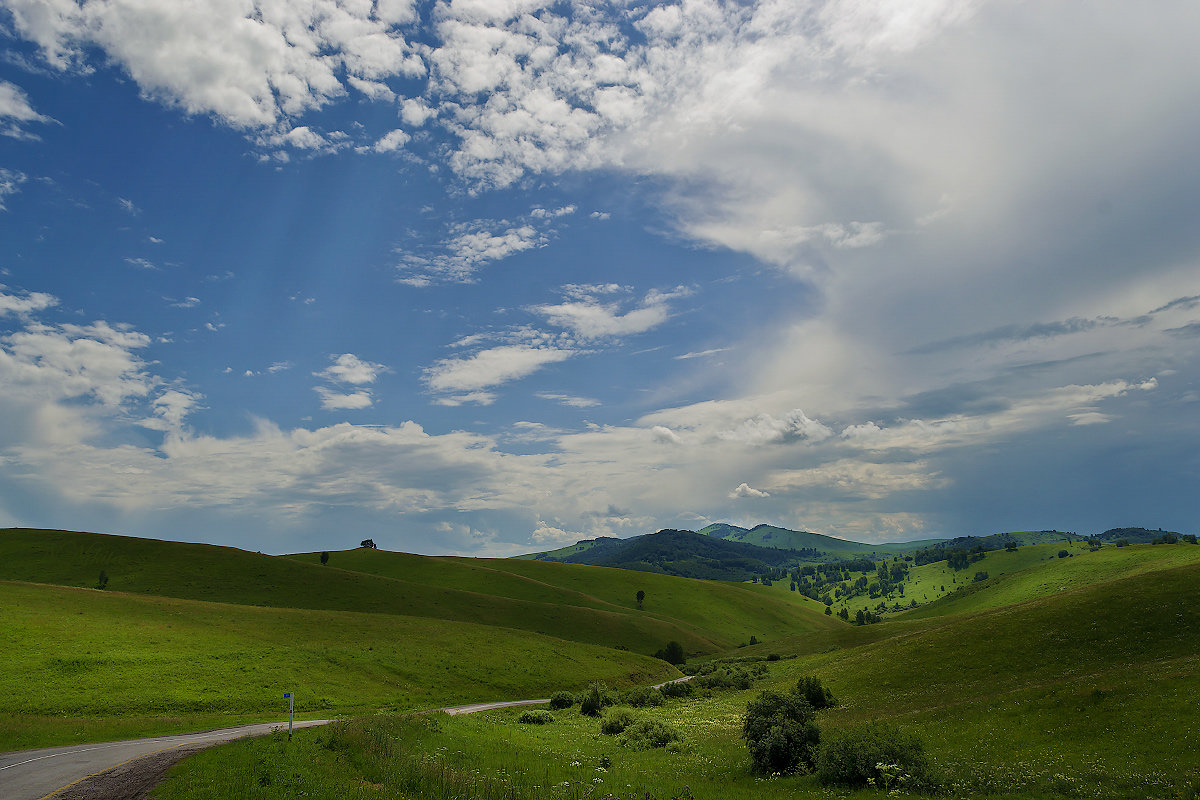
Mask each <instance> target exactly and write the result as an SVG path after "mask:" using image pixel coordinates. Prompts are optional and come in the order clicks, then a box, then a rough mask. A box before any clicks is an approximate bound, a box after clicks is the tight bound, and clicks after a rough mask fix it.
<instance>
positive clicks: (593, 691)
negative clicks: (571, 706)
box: [579, 683, 617, 717]
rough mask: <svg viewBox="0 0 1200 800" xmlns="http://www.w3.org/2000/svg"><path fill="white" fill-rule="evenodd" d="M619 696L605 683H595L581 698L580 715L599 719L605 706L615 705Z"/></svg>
mask: <svg viewBox="0 0 1200 800" xmlns="http://www.w3.org/2000/svg"><path fill="white" fill-rule="evenodd" d="M616 702H617V696H616V695H615V694H614V693H612V692H610V691H609V690H608V687H607V686H605V685H604V684H603V683H593V684H592V685H591V686H589V687H588V688H587V690H586V691H585V692H584V693H583V694H582V695H581V696H580V698H579V713H580V714H583V715H584V716H587V717H598V716H600V712H601V711H602V710H603V709H604V707H605V706H611V705H615V704H616Z"/></svg>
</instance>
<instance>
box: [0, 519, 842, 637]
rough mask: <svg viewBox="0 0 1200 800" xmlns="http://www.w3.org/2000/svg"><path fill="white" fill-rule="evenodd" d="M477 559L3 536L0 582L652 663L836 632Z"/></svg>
mask: <svg viewBox="0 0 1200 800" xmlns="http://www.w3.org/2000/svg"><path fill="white" fill-rule="evenodd" d="M475 561H476V560H474V559H440V558H431V557H424V556H409V555H405V554H399V553H386V552H381V551H377V550H368V549H365V548H363V549H360V550H355V551H347V552H338V553H333V554H331V559H330V563H329V564H328V565H325V566H322V565H321V564H320V562H319V560H318V556H317V555H316V554H312V555H310V556H297V557H292V558H286V557H283V558H281V557H274V556H267V555H262V554H260V553H248V552H245V551H242V550H237V549H235V548H231V547H216V546H213V545H203V544H183V543H178V542H165V541H157V540H147V539H134V538H130V537H124V536H107V535H101V534H91V533H73V532H66V531H32V530H23V529H17V530H13V529H9V530H5V531H0V580H16V581H31V582H37V583H49V584H55V585H61V586H77V587H92V586H96V585H97V583H98V579H99V575H100V572H101V571H102V570H103V571H104V572H105V574H106V575H107V577H108V584H107V586H108V590H109V591H121V592H131V593H136V594H145V595H153V596H156V597H157V596H165V597H175V598H180V599H188V600H206V601H215V602H224V603H236V604H239V605H256V606H274V607H284V608H305V609H314V610H316V609H320V610H331V611H357V612H371V613H380V614H392V615H403V616H414V617H426V618H432V619H449V620H458V621H465V622H476V623H479V624H483V625H491V626H496V627H504V628H519V629H523V630H528V631H532V632H534V633H540V634H544V635H547V636H555V637H558V638H562V639H569V640H573V641H579V642H584V643H588V644H597V645H601V646H606V647H618V646H619V647H624V648H626V649H628V650H631V651H633V652H639V653H645V654H651V653H654V652H655V651H657V650H659V649H661V648H662V647H663V646H664V645H665V644H666V643H667V642H669V641H672V640H675V641H678V642H680V643H681V644H682V645H683V646H684V648H685V650H687V652H689V653H712V652H717V651H719V650H723V649H726V648H728V647H731V646H734V645H736V644H738V643H740V642H743V641H746V640H747V639H748V637H749V636H750V635H753V634H755V633H756V632H757V633H758V634H759V635H760V636H761V635H762V634H764V633H768V632H769V634H770V635H772V636H775V635H782V634H783V633H785V632H788V631H794V630H796V629H797V628H798V627H799V628H800V629H805V628H806V627H812V626H818V627H819V626H824V625H826V624H827V623H826V621H825V620H822V619H820V618H819V614H816V613H813V611H814V609H813V608H808V607H804V606H797V605H796V604H795V603H793V602H790V601H787V600H785V601H778V602H773V601H771V600H769V599H768V600H764V599H763V598H762V596H761V595H758V594H756V593H755V591H754V590H753V589H751V588H744V587H740V586H737V585H733V584H722V583H715V582H705V583H695V582H690V581H687V580H686V579H683V578H672V577H669V576H646V578H647V579H646V580H641V579H640V578H638V579H637V580H632V579H629V578H627V577H626V576H627V575H628V573H625V572H624V571H622V570H604V571H602V572H599V573H597V572H596V571H595V568H592V572H591V573H590V575H589V576H588V577H586V578H583V579H580V578H579V573H578V572H577V568H576V567H575V566H574V565H567V564H536V565H535V567H540V568H545V567H549V569H541V570H535V573H536V574H534V575H533V576H532V577H529V576H525V575H522V574H520V573H518V572H515V571H514V572H511V573H510V572H504V571H503V570H500V569H495V568H492V569H486V568H480V567H478V566H477V565H476V564H475V563H473V562H475ZM493 563H500V564H503V563H507V562H503V561H499V560H493ZM511 563H513V564H517V565H518V568H520V566H519V565H522V564H527V563H528V562H518V561H513V562H511ZM585 569H587V568H585ZM634 575H635V576H640V575H641V573H634ZM655 578H657V580H655ZM635 587H636V588H635ZM639 589H643V590H644V591H646V594H647V602H646V603H645V609H644V610H639V609H637V607H636V602H635V599H634V597H635V595H636V593H637V591H638V590H639ZM817 610H819V607H818V609H817Z"/></svg>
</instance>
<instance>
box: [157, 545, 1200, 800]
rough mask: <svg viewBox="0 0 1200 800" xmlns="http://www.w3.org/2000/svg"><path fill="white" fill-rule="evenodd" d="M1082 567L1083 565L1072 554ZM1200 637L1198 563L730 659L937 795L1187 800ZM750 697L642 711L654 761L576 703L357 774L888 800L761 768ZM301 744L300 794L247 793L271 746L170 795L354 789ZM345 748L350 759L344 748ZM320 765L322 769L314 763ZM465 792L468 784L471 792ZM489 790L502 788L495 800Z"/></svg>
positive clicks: (555, 791)
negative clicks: (212, 785) (807, 702)
mask: <svg viewBox="0 0 1200 800" xmlns="http://www.w3.org/2000/svg"><path fill="white" fill-rule="evenodd" d="M1123 549H1124V548H1123ZM1074 560H1080V561H1082V559H1064V560H1063V561H1065V562H1069V561H1074ZM1198 624H1200V564H1192V565H1187V566H1182V567H1174V568H1169V569H1155V570H1152V571H1149V572H1144V573H1142V574H1135V575H1129V576H1126V577H1121V578H1116V579H1113V580H1108V581H1105V582H1103V583H1100V584H1097V585H1089V586H1084V587H1080V588H1076V589H1073V590H1067V591H1064V592H1059V593H1056V594H1053V595H1048V596H1042V597H1038V598H1034V599H1031V600H1028V601H1026V602H1023V603H1019V604H1017V605H1013V606H1007V607H1003V608H996V609H991V610H986V611H981V612H972V613H963V614H956V615H952V616H945V617H938V618H929V619H920V620H896V621H891V622H885V623H881V624H879V625H872V626H866V627H862V628H851V627H847V626H843V627H841V628H839V629H831V630H828V631H822V632H816V633H813V634H809V635H805V636H798V637H794V638H792V639H790V640H787V641H781V642H773V643H771V644H770V645H764V646H760V647H751V648H746V649H744V650H741V651H738V655H739V657H746V658H748V657H753V656H756V655H757V656H763V655H765V654H766V653H768V652H777V653H783V654H784V655H785V656H786V655H795V656H796V658H795V659H794V660H788V659H786V658H785V659H784V660H782V661H776V662H770V663H771V669H772V674H771V677H770V679H769V682H768V685H773V686H774V687H776V688H778V689H781V690H782V689H787V688H788V687H790V686H791V685H794V683H795V681H796V679H797V678H798V677H799V676H801V675H806V674H816V675H817V676H819V677H820V678H821V679H822V680H823V682H824V683H825V684H826V685H828V686H830V687H831V688H832V690H833V692H834V695H835V696H836V697H837V699H838V705H837V707H835V708H833V709H831V710H827V711H824V712H821V714H820V715H819V721H820V725H821V727H822V730H823V731H824V732H825V734H826V735H828V734H829V733H831V732H835V731H837V730H839V729H846V728H848V727H852V726H856V725H859V724H862V723H864V722H867V721H878V720H886V721H892V722H895V723H899V724H901V725H902V726H904V727H905V728H906V729H907V730H909V731H912V732H915V733H916V734H917V735H919V736H920V737H921V739H922V740H923V741H924V742H925V745H926V749H927V751H928V753H929V755H930V756H931V758H932V761H933V766H934V773H935V777H936V778H937V779H938V780H939V782H940V783H941V790H940V792H939V794H938V796H951V797H990V798H1011V799H1012V800H1035V798H1036V799H1037V800H1045V799H1046V798H1078V797H1095V798H1112V799H1113V800H1116V799H1117V798H1122V799H1123V798H1131V797H1139V798H1140V797H1164V798H1165V797H1194V796H1195V789H1196V788H1200V729H1198V728H1196V727H1195V725H1194V720H1195V719H1197V718H1200V693H1198V692H1196V691H1195V687H1196V686H1197V683H1198V681H1200V640H1197V638H1196V636H1195V633H1194V631H1195V630H1196V626H1197V625H1198ZM761 688H763V687H762V686H758V687H755V688H753V689H751V690H748V691H743V692H725V693H718V694H715V695H713V696H711V697H702V696H697V697H695V698H693V699H690V700H685V701H672V702H669V703H668V704H667V705H666V706H664V707H663V708H661V709H653V710H645V709H643V710H640V711H638V712H636V713H637V714H638V715H639V716H642V717H644V718H645V717H650V718H653V719H657V720H659V721H661V722H664V723H666V724H668V725H671V726H672V727H673V728H674V729H675V730H676V731H677V732H679V733H680V734H681V735H682V739H681V741H679V742H677V743H675V744H672V745H670V746H668V747H665V748H660V749H655V750H648V751H640V752H639V751H633V750H629V749H626V748H624V747H621V746H620V745H619V744H618V743H617V741H616V740H615V738H614V737H608V736H603V735H601V734H600V733H599V731H598V725H597V723H596V721H594V720H592V719H588V718H585V717H581V716H580V715H579V714H578V712H577V711H575V710H573V709H572V710H567V711H564V712H556V714H555V721H554V722H553V723H552V724H550V725H545V726H530V725H520V724H518V722H517V718H518V712H498V713H494V714H488V715H480V716H477V717H468V718H453V719H443V720H438V721H433V720H430V721H427V722H424V723H421V724H416V725H413V724H409V725H408V726H405V725H393V726H392V727H390V728H381V729H380V730H381V731H383V730H386V732H387V733H388V734H389V736H395V737H398V738H396V739H395V743H394V747H392V748H391V752H390V753H389V752H388V751H379V750H378V749H375V748H374V746H373V745H369V744H368V742H374V741H375V739H373V738H371V739H367V738H364V739H363V741H362V745H363V747H362V751H363V761H360V762H355V763H359V764H364V763H365V764H369V765H371V766H372V768H373V771H372V772H371V775H370V777H369V778H367V780H369V781H371V782H372V783H376V784H381V785H380V786H371V787H368V789H369V790H370V791H378V790H379V789H381V788H382V789H388V788H391V784H390V783H389V781H391V780H392V774H391V772H390V771H389V769H388V768H387V765H388V763H389V758H395V759H402V758H404V757H405V755H406V754H407V753H408V752H412V751H415V752H419V753H424V754H426V758H427V759H429V760H431V761H432V763H433V764H434V766H435V772H436V775H435V776H434V777H435V778H443V777H445V776H450V777H451V778H454V776H459V777H460V778H462V779H463V782H462V783H460V784H458V785H459V786H461V787H463V788H464V792H463V794H462V795H461V796H464V797H483V796H503V797H506V798H512V800H516V799H517V798H524V797H529V798H533V797H537V798H539V799H541V798H585V797H593V796H597V797H598V796H601V793H602V792H608V793H615V796H617V797H635V796H636V797H643V796H645V795H647V794H648V795H650V796H653V797H659V798H665V797H696V798H702V797H703V798H712V797H720V798H728V800H743V799H744V800H751V799H752V798H755V799H756V798H761V797H762V796H763V795H764V792H765V793H767V794H770V795H772V796H779V797H793V798H813V799H814V800H815V799H816V798H828V797H830V796H834V795H836V796H839V797H849V796H853V797H864V798H867V797H881V796H883V793H882V792H881V791H879V790H874V789H872V790H862V791H857V792H855V791H849V790H836V791H831V790H829V789H826V788H823V787H821V786H819V785H818V784H817V782H816V780H815V779H814V778H813V777H812V776H799V777H772V778H769V779H765V778H762V777H760V776H756V775H754V774H752V773H751V772H750V769H749V766H750V765H749V758H748V756H747V752H746V748H745V745H744V744H743V742H742V741H741V739H740V735H739V734H740V727H741V716H742V713H743V712H744V710H745V707H746V703H747V701H748V700H749V699H750V698H752V697H753V696H755V695H756V694H757V693H758V691H759V690H760V689H761ZM701 694H702V693H701ZM367 727H368V728H369V727H370V723H367ZM309 735H310V736H311V737H313V739H314V740H315V741H314V742H312V744H311V745H305V746H306V747H308V749H307V750H305V751H304V753H306V754H310V755H311V758H310V757H307V756H306V757H305V758H303V759H299V760H296V761H294V762H289V763H288V764H287V766H286V768H281V769H276V770H274V773H273V774H276V775H279V776H280V777H281V778H288V777H289V776H292V775H294V776H295V780H297V781H299V782H300V783H297V784H295V785H294V786H287V787H281V788H280V789H278V790H276V789H269V790H258V789H257V788H256V787H257V786H258V785H259V784H261V783H262V775H263V774H265V772H264V768H263V766H262V765H263V764H264V763H271V762H273V760H274V758H275V754H278V757H280V758H286V757H288V754H287V752H286V751H285V750H284V749H283V748H282V747H281V746H280V744H279V743H272V742H269V741H259V742H251V743H244V744H239V745H235V746H232V747H230V748H223V749H221V750H216V751H211V752H210V753H208V754H207V755H206V756H205V757H204V760H199V759H197V760H196V761H195V762H192V763H191V764H185V765H184V769H183V770H182V771H181V775H180V777H179V779H178V783H177V784H176V788H178V790H179V791H176V792H171V791H168V792H167V794H166V795H165V796H167V797H180V798H182V797H187V796H189V795H188V794H187V793H186V791H185V790H186V789H187V788H188V787H193V788H195V787H199V786H205V785H209V784H206V781H209V780H213V779H218V780H221V781H222V783H221V784H218V785H219V786H220V787H221V788H220V789H219V790H218V792H217V793H218V795H221V793H222V792H223V793H224V796H235V795H240V794H245V793H246V792H248V791H249V790H251V789H254V790H255V791H256V792H258V793H257V794H256V796H259V797H263V798H274V797H280V798H282V797H286V796H288V792H289V791H291V790H293V789H295V788H299V787H300V785H301V784H303V785H304V786H305V787H306V788H307V787H311V786H318V785H321V784H322V782H323V781H332V783H331V784H330V785H343V784H345V783H347V782H348V783H349V785H351V786H352V787H357V786H358V785H359V782H355V781H353V780H349V779H348V776H347V775H346V773H345V767H344V766H342V765H344V764H345V763H346V762H345V759H344V758H341V759H337V761H338V762H339V763H337V764H335V763H334V761H335V759H333V758H332V757H330V756H329V755H328V754H327V752H326V751H327V749H330V748H331V746H332V742H326V739H327V738H328V737H329V736H332V735H333V733H332V732H329V733H326V732H316V733H312V734H309ZM359 735H363V734H359ZM322 742H326V743H325V744H322ZM340 746H342V747H346V746H349V747H350V748H351V752H356V751H354V750H353V748H354V747H355V745H354V744H353V743H352V742H341V744H340ZM367 747H371V748H372V749H371V751H370V753H367V752H366V749H367ZM318 761H321V762H324V765H317V767H316V768H314V766H313V765H314V763H316V762H318ZM375 767H378V768H375ZM326 769H328V771H327V772H326V771H325V770H326ZM339 781H340V782H339ZM489 781H492V782H491V783H489ZM279 782H282V781H279ZM434 783H436V781H435V782H434ZM272 785H274V784H272ZM472 787H479V788H478V790H477V791H474V793H472ZM168 788H170V787H168ZM487 789H498V790H500V791H499V792H498V793H496V794H494V795H489V794H487V793H486V791H484V790H487ZM351 791H357V790H356V789H353V788H352V789H351ZM901 794H902V795H907V794H908V792H903V793H901ZM347 796H351V797H358V796H360V795H359V794H350V795H347ZM361 796H363V797H366V796H368V790H364V791H363V792H362V794H361Z"/></svg>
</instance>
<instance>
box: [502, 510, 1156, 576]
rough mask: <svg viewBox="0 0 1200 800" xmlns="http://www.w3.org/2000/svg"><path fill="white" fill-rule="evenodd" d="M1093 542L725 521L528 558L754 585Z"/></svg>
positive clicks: (1125, 533)
mask: <svg viewBox="0 0 1200 800" xmlns="http://www.w3.org/2000/svg"><path fill="white" fill-rule="evenodd" d="M1164 533H1170V532H1169V531H1163V530H1150V529H1147V528H1112V529H1110V530H1108V531H1105V532H1104V533H1102V534H1098V535H1097V536H1096V537H1094V538H1098V539H1101V540H1103V541H1107V542H1116V541H1118V540H1121V539H1128V540H1129V541H1130V542H1133V543H1145V542H1151V541H1154V540H1155V539H1156V538H1158V537H1161V536H1162V535H1163V534H1164ZM1087 538H1089V537H1087V536H1083V535H1081V534H1078V533H1071V532H1066V531H1056V530H1041V531H1012V532H1008V533H994V534H990V535H988V536H959V537H955V538H945V539H919V540H915V541H909V542H887V543H877V544H870V543H866V542H854V541H850V540H847V539H838V538H837V537H834V536H828V535H826V534H822V533H812V532H811V531H795V530H790V529H788V528H781V527H779V526H777V525H768V524H759V525H755V526H754V527H753V528H743V527H741V526H738V525H731V524H729V523H726V522H718V523H714V524H712V525H708V526H706V527H704V528H701V529H700V530H699V531H695V532H692V531H682V530H674V529H666V530H661V531H658V532H657V533H648V534H642V535H640V536H633V537H630V538H628V539H617V538H613V537H607V536H602V537H598V538H596V539H582V540H580V541H578V542H576V543H575V544H573V545H570V546H568V547H563V548H559V549H557V550H550V551H546V552H541V553H533V554H530V555H526V556H520V558H526V559H534V560H539V561H557V562H565V563H572V564H592V565H595V566H606V567H617V568H620V569H630V570H637V571H639V572H657V573H662V574H666V575H678V576H681V577H686V578H705V579H708V580H733V581H743V580H749V579H750V578H751V577H753V576H756V575H768V574H771V573H773V572H776V571H778V570H780V569H784V570H787V569H791V568H793V567H796V566H798V565H802V564H819V563H828V562H833V561H851V560H855V559H864V558H865V559H870V560H871V561H881V560H884V559H890V558H909V559H912V560H916V561H917V563H931V562H934V561H940V560H943V559H946V558H947V557H948V556H949V554H950V553H952V552H953V551H955V550H964V551H969V552H970V551H974V552H976V553H980V552H987V551H992V550H1002V549H1004V548H1005V547H1006V546H1008V544H1009V543H1010V542H1012V543H1015V544H1016V545H1018V546H1020V547H1024V546H1026V545H1037V544H1048V543H1053V542H1063V543H1070V542H1081V541H1084V540H1086V539H1087Z"/></svg>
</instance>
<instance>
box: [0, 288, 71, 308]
mask: <svg viewBox="0 0 1200 800" xmlns="http://www.w3.org/2000/svg"><path fill="white" fill-rule="evenodd" d="M6 288H7V287H5V286H4V284H0V316H4V315H6V314H31V313H33V312H35V311H43V310H45V309H47V308H51V307H53V306H56V305H58V298H57V297H55V296H54V295H52V294H47V293H45V292H27V293H25V294H22V295H13V294H6V293H5V292H4V289H6Z"/></svg>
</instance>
